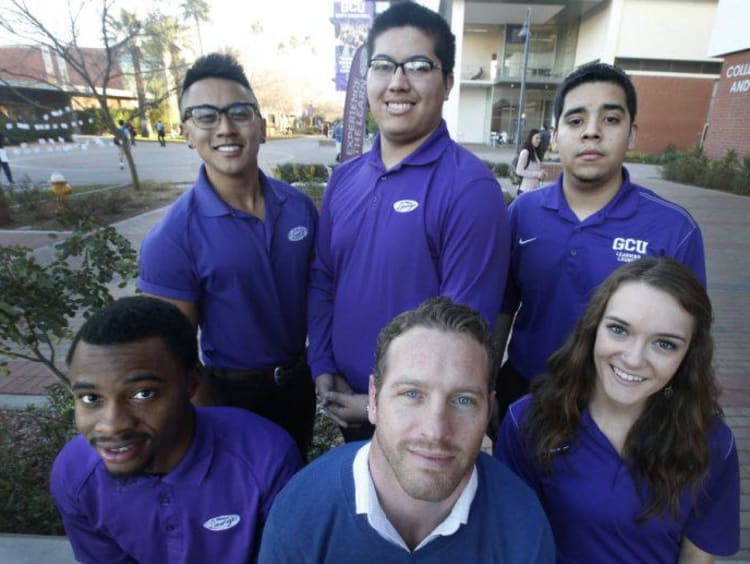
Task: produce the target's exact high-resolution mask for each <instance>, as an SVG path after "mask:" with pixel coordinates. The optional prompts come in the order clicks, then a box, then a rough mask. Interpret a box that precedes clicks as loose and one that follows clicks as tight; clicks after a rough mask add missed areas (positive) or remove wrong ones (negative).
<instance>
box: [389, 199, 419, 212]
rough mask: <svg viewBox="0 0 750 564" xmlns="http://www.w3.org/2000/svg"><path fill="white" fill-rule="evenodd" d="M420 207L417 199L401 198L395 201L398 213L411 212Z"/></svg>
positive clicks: (395, 208)
mask: <svg viewBox="0 0 750 564" xmlns="http://www.w3.org/2000/svg"><path fill="white" fill-rule="evenodd" d="M418 207H419V202H417V201H416V200H399V201H398V202H394V203H393V209H394V210H396V211H397V212H398V213H409V212H413V211H414V210H415V209H417V208H418Z"/></svg>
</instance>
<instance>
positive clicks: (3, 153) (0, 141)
mask: <svg viewBox="0 0 750 564" xmlns="http://www.w3.org/2000/svg"><path fill="white" fill-rule="evenodd" d="M5 141H6V140H5V136H4V135H0V166H2V167H3V172H4V173H5V178H7V179H8V182H9V183H10V184H13V173H12V172H11V171H10V161H9V159H8V151H7V149H6V148H5Z"/></svg>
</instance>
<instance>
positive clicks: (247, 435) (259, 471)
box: [50, 407, 301, 564]
mask: <svg viewBox="0 0 750 564" xmlns="http://www.w3.org/2000/svg"><path fill="white" fill-rule="evenodd" d="M196 414H197V420H196V427H195V435H194V437H193V442H192V443H191V445H190V448H189V449H188V451H187V452H186V453H185V456H184V457H183V459H182V460H181V461H180V462H179V464H178V465H177V466H176V467H175V468H174V469H173V470H172V471H171V472H169V473H168V474H165V475H163V476H161V475H148V474H144V475H141V476H137V477H134V478H129V479H115V478H113V477H112V476H111V475H110V474H109V472H108V471H107V469H106V468H105V466H104V463H103V462H102V461H101V458H100V457H99V455H98V454H97V453H96V451H95V450H94V449H93V448H91V447H90V446H89V444H88V442H87V441H86V439H85V438H84V437H83V436H81V435H78V436H76V437H75V438H74V439H73V440H71V441H70V442H69V443H68V444H66V445H65V447H64V448H63V450H62V451H60V454H59V455H58V456H57V459H56V460H55V464H54V466H53V467H52V475H51V479H50V488H51V490H52V497H53V498H54V500H55V503H56V504H57V507H58V509H59V510H60V513H61V514H62V517H63V523H64V525H65V532H66V533H67V535H68V538H69V539H70V542H71V544H72V546H73V551H74V553H75V556H76V559H77V560H78V561H79V562H87V563H97V564H99V563H102V562H107V563H114V562H142V563H147V562H169V563H170V564H172V563H175V564H176V563H180V562H185V563H188V562H247V561H249V560H250V559H251V557H252V556H253V555H254V554H256V553H257V551H258V548H259V546H260V532H261V530H262V528H263V525H264V523H265V521H266V517H267V516H268V512H269V510H270V508H271V502H272V501H273V499H274V497H276V494H277V493H278V492H279V491H280V490H281V488H282V487H283V486H284V484H286V482H287V481H288V480H289V478H291V477H292V475H293V474H294V473H295V472H296V471H297V470H298V469H299V468H300V465H301V460H300V457H299V451H298V450H297V447H296V445H295V444H294V442H293V441H292V439H291V438H290V437H289V435H287V433H286V432H285V431H284V430H283V429H281V428H280V427H278V426H276V425H275V424H273V423H271V422H270V421H267V420H266V419H263V418H262V417H260V416H258V415H255V414H253V413H250V412H248V411H245V410H243V409H237V408H231V407H211V408H199V409H197V410H196Z"/></svg>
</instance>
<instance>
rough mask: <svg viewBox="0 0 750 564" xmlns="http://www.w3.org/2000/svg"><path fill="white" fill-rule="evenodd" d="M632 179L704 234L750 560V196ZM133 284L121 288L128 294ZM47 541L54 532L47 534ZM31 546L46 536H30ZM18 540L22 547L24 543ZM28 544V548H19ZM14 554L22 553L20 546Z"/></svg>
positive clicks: (18, 389) (42, 247) (5, 392)
mask: <svg viewBox="0 0 750 564" xmlns="http://www.w3.org/2000/svg"><path fill="white" fill-rule="evenodd" d="M470 148H471V149H472V150H473V151H474V152H475V153H477V154H478V156H480V158H482V159H485V160H492V161H505V162H510V160H511V158H512V155H513V153H512V149H509V148H501V149H490V148H488V147H484V146H471V147H470ZM628 169H629V170H630V172H631V176H632V178H633V179H634V180H635V181H636V182H639V183H640V184H643V185H646V186H648V187H650V188H652V189H653V190H654V191H656V192H657V193H658V194H660V195H662V196H664V197H665V198H668V199H670V200H672V201H674V202H677V203H679V204H681V205H683V206H684V207H686V208H687V209H688V210H689V211H690V213H691V214H692V215H693V216H694V217H695V219H696V220H697V221H698V223H699V224H700V225H701V229H702V231H703V236H704V239H705V247H706V258H707V270H708V286H709V294H710V296H711V300H712V303H713V305H714V315H715V325H714V335H715V341H716V370H717V375H718V379H719V382H720V383H721V386H722V388H723V390H724V393H723V395H722V398H721V402H722V405H723V406H724V407H725V413H726V416H727V421H728V423H729V424H730V425H731V427H732V428H733V430H734V433H735V436H736V438H737V443H738V448H739V454H740V465H741V468H740V471H741V477H742V499H741V510H742V513H741V523H742V533H741V547H742V548H741V550H740V552H739V553H738V554H737V555H736V556H735V557H733V558H732V559H730V560H731V561H733V562H737V561H740V562H750V374H748V368H750V346H749V345H748V343H750V322H749V321H748V320H750V245H749V244H748V240H747V239H746V237H748V236H750V198H745V197H740V196H735V195H732V194H725V193H723V192H716V191H711V190H706V189H703V188H696V187H693V186H687V185H683V184H677V183H673V182H667V181H664V180H662V179H661V178H660V176H659V172H658V169H657V168H656V167H654V166H651V165H629V166H628ZM164 211H165V209H162V210H156V211H153V212H149V213H147V214H144V215H141V216H138V217H135V218H132V219H128V220H125V221H122V222H120V223H118V224H117V229H118V230H119V231H120V232H121V233H122V234H123V235H125V236H126V237H127V238H128V239H129V240H130V241H131V242H132V243H133V245H134V246H135V247H136V248H138V247H139V246H140V242H141V240H142V239H143V236H144V235H145V234H146V232H147V231H148V230H149V229H150V227H151V226H152V225H153V224H154V223H155V222H156V221H158V219H159V218H161V216H162V215H163V214H164ZM48 241H49V240H48V239H47V238H46V235H44V236H43V237H40V235H39V234H36V233H26V234H20V233H18V232H12V233H9V232H7V231H0V245H5V244H12V243H16V244H25V245H28V246H30V247H32V248H36V249H37V250H36V251H35V252H37V253H39V254H40V255H43V254H45V253H49V245H48ZM132 291H133V286H132V285H131V286H129V287H128V288H126V289H124V290H118V294H120V293H132ZM11 371H12V376H11V377H10V378H9V379H7V380H0V407H2V406H3V405H9V403H8V402H9V398H15V403H16V404H17V403H19V400H20V401H21V402H23V401H25V400H27V399H38V398H39V397H43V394H44V386H45V385H47V384H49V383H51V382H52V381H53V380H52V378H51V377H49V376H47V375H45V374H44V373H43V371H40V370H39V368H38V367H36V366H33V365H31V364H30V363H22V362H17V363H11ZM25 542H26V541H25V539H24V538H19V537H15V536H8V535H4V536H3V535H0V561H2V562H27V561H29V562H30V561H32V560H28V559H27V560H13V559H12V558H6V557H5V555H7V554H10V553H8V552H4V550H7V547H8V545H11V546H18V547H19V550H20V549H21V546H22V544H23V543H25ZM49 542H50V543H54V542H59V539H58V540H57V541H56V540H53V539H49ZM32 544H33V545H34V546H41V545H43V544H44V543H43V542H42V541H39V540H38V539H35V540H34V542H33V543H32ZM23 546H27V545H26V544H23ZM24 550H26V549H24ZM19 554H20V553H19ZM63 558H64V557H63V556H61V557H60V558H53V559H46V558H42V557H41V554H40V557H39V558H37V559H34V560H33V561H34V562H39V563H44V562H63V561H65V560H63Z"/></svg>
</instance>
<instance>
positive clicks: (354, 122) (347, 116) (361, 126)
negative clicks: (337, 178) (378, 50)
mask: <svg viewBox="0 0 750 564" xmlns="http://www.w3.org/2000/svg"><path fill="white" fill-rule="evenodd" d="M367 63H368V55H367V47H366V46H364V45H360V46H359V48H358V49H357V51H356V52H355V53H354V57H353V58H352V64H351V67H350V69H349V81H348V84H347V88H346V101H345V102H344V132H343V139H342V141H341V162H344V161H345V160H347V159H351V158H352V157H356V156H357V155H361V154H362V149H363V148H364V145H365V129H366V126H367Z"/></svg>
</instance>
